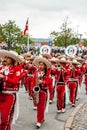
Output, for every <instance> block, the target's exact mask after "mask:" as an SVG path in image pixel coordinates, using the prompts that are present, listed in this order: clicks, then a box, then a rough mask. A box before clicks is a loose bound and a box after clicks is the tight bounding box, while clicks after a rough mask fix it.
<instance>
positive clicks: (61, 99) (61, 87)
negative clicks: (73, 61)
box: [56, 58, 67, 113]
mask: <svg viewBox="0 0 87 130" xmlns="http://www.w3.org/2000/svg"><path fill="white" fill-rule="evenodd" d="M66 63H67V60H66V59H65V58H61V60H60V68H58V81H57V86H56V93H57V109H58V110H57V112H58V113H60V112H62V113H64V112H65V87H66V80H65V76H66V69H65V65H66Z"/></svg>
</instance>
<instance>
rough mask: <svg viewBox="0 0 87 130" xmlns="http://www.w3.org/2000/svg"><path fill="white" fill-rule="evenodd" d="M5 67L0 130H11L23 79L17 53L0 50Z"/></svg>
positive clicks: (1, 75)
mask: <svg viewBox="0 0 87 130" xmlns="http://www.w3.org/2000/svg"><path fill="white" fill-rule="evenodd" d="M0 56H1V57H4V61H5V66H2V68H1V69H0V80H1V81H2V85H0V90H1V91H0V130H11V124H12V120H13V117H14V116H13V115H14V110H15V109H14V108H15V104H16V92H17V91H18V89H19V88H18V84H19V81H20V78H21V67H19V66H18V65H15V63H17V62H21V60H20V58H19V56H18V55H17V53H16V52H13V51H7V50H0Z"/></svg>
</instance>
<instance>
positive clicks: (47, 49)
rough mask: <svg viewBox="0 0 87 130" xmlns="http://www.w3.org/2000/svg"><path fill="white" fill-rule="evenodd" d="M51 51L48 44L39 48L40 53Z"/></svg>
mask: <svg viewBox="0 0 87 130" xmlns="http://www.w3.org/2000/svg"><path fill="white" fill-rule="evenodd" d="M50 53H51V48H50V46H48V45H43V46H42V47H41V48H40V54H50Z"/></svg>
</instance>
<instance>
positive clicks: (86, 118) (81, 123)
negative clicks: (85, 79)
mask: <svg viewBox="0 0 87 130" xmlns="http://www.w3.org/2000/svg"><path fill="white" fill-rule="evenodd" d="M84 88H85V86H84V84H83V86H82V91H81V92H80V98H81V99H79V104H78V105H77V107H76V108H75V109H74V110H73V111H72V113H71V114H70V115H69V117H68V119H67V120H66V123H65V127H64V130H87V98H86V97H87V95H86V94H85V89H84Z"/></svg>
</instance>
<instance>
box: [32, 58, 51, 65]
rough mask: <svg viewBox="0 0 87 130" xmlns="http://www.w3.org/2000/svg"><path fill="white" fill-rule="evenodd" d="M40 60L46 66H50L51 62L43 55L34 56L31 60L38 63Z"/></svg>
mask: <svg viewBox="0 0 87 130" xmlns="http://www.w3.org/2000/svg"><path fill="white" fill-rule="evenodd" d="M40 62H42V63H44V64H46V66H47V68H51V63H50V62H49V61H48V60H47V59H46V58H44V57H36V58H35V59H34V61H33V64H34V65H39V63H40Z"/></svg>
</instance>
